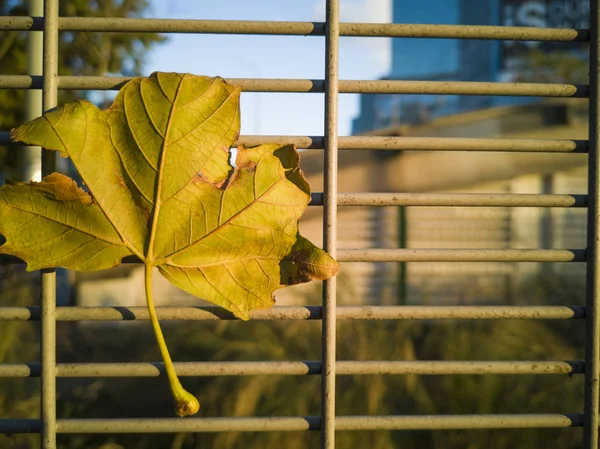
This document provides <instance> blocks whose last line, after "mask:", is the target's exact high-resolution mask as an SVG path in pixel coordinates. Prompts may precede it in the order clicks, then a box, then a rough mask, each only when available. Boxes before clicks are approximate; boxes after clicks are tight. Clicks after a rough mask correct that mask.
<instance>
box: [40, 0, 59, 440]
mask: <svg viewBox="0 0 600 449" xmlns="http://www.w3.org/2000/svg"><path fill="white" fill-rule="evenodd" d="M43 75H44V84H43V107H44V111H47V110H48V109H52V108H53V107H55V106H56V104H57V100H58V99H57V97H58V0H44V73H43ZM55 167H56V153H55V152H54V151H47V150H43V151H42V175H44V176H45V175H47V174H49V173H52V172H53V171H54V170H55ZM41 300H42V404H41V406H42V449H56V270H54V269H48V270H42V298H41Z"/></svg>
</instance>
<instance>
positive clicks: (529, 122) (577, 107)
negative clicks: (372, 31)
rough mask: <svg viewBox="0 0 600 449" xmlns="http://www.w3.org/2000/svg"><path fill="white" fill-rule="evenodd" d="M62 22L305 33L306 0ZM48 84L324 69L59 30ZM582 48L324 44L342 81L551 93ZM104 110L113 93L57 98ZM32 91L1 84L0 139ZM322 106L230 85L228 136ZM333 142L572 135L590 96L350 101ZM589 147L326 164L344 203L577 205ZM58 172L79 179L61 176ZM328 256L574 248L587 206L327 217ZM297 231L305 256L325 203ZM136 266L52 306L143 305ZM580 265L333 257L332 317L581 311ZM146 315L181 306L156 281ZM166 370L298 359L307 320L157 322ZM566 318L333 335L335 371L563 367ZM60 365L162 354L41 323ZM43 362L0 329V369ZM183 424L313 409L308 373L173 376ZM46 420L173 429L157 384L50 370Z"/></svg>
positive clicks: (210, 46)
mask: <svg viewBox="0 0 600 449" xmlns="http://www.w3.org/2000/svg"><path fill="white" fill-rule="evenodd" d="M340 2H341V19H342V21H343V22H376V23H386V22H394V23H436V24H467V25H509V26H535V27H553V28H561V27H564V28H576V29H584V28H588V27H589V0H537V1H531V0H529V1H525V0H340ZM30 6H31V5H30V4H29V2H27V1H18V0H0V12H1V14H2V15H11V16H12V15H36V14H32V13H31V12H30V9H29V8H30ZM60 8H61V15H63V16H98V17H101V16H104V17H156V18H188V19H221V20H225V19H230V20H270V21H313V22H319V21H323V20H324V18H325V2H324V0H300V1H294V2H292V1H281V0H254V1H252V2H248V1H245V0H221V1H219V2H189V1H186V0H170V1H167V0H152V1H147V0H94V1H90V0H61V3H60ZM32 34H34V33H24V32H11V31H0V74H2V75H23V74H28V73H31V74H35V70H36V67H33V66H32V65H31V62H28V57H27V54H28V45H29V44H28V39H29V38H30V36H31V35H32ZM60 46H61V47H60V60H59V64H60V67H59V73H60V74H61V75H148V74H150V73H151V72H153V71H158V70H159V71H176V72H191V73H194V74H202V75H211V76H215V75H219V76H222V77H225V78H303V79H322V78H323V76H324V59H325V55H324V39H323V38H322V37H312V36H309V37H295V36H283V37H277V38H274V37H269V36H224V35H185V34H178V35H170V36H159V35H150V34H107V33H103V34H100V33H73V32H62V33H61V34H60ZM587 51H588V48H587V44H586V43H582V42H567V43H541V42H511V41H503V42H498V41H478V40H462V41H460V40H453V39H403V38H397V39H393V40H392V39H384V38H349V37H342V38H341V41H340V78H341V79H400V80H430V81H497V82H552V83H574V84H586V83H587V76H588V68H587V65H588V60H587ZM81 97H86V98H88V99H89V100H91V101H94V102H96V103H97V104H98V105H100V106H108V105H109V104H110V102H111V101H112V98H113V97H114V92H79V91H61V92H60V96H59V103H63V102H66V101H71V100H72V99H74V98H81ZM40 99H41V93H39V92H35V91H28V92H25V91H18V90H0V105H2V107H1V108H0V131H8V130H10V129H11V128H12V127H15V126H18V125H19V124H20V123H23V122H24V121H25V120H26V119H27V117H28V112H27V107H26V105H27V104H35V102H39V101H41V100H40ZM323 101H324V98H323V95H322V94H316V93H311V94H290V93H281V94H277V93H264V94H262V93H243V94H242V103H241V108H242V134H264V135H303V136H305V135H308V136H318V135H322V134H323V129H324V126H323V113H324V106H323ZM339 108H340V110H339V134H340V135H342V136H345V135H357V134H363V135H364V134H367V135H369V134H371V135H385V136H407V137H484V138H549V139H587V132H588V130H587V100H583V99H575V98H568V99H542V98H529V97H527V98H525V97H521V98H518V97H485V96H461V97H459V96H437V95H429V96H425V95H380V94H371V95H354V94H342V95H340V100H339ZM0 150H1V154H0V171H1V176H2V177H3V178H8V179H13V180H29V179H36V178H38V177H39V175H40V166H39V159H38V156H37V154H36V153H35V152H34V151H28V150H25V149H23V148H17V147H10V148H1V149H0ZM586 164H587V157H586V155H585V154H548V153H546V154H541V153H539V154H538V153H515V154H512V153H510V152H504V153H492V152H481V153H479V152H463V153H452V154H447V153H444V152H415V151H411V152H404V153H403V152H397V151H388V152H385V151H340V159H339V191H340V192H403V193H406V192H467V193H475V192H478V193H564V194H585V193H587V175H586V171H587V168H586ZM301 165H302V167H303V169H304V171H305V174H306V176H307V178H308V180H309V182H310V184H311V187H312V190H313V191H317V192H318V191H322V189H323V183H322V178H323V152H322V151H316V150H308V151H303V152H302V155H301ZM62 168H63V170H65V171H67V172H69V174H71V175H72V176H75V175H76V174H75V173H73V170H72V168H71V167H69V166H68V165H63V167H62ZM338 219H339V227H338V237H339V241H338V248H496V249H505V248H557V249H563V248H565V249H567V248H568V249H573V248H584V247H585V235H586V211H585V209H573V208H565V209H560V208H556V209H541V208H503V207H495V208H484V207H477V208H468V207H444V208H438V207H373V208H368V207H352V208H350V207H346V208H340V209H339V214H338ZM301 231H302V232H303V234H304V235H305V236H307V237H308V238H309V239H311V240H312V241H313V242H315V243H316V244H320V243H322V210H321V208H318V207H311V208H309V209H308V210H307V212H306V213H305V215H304V217H303V219H302V221H301ZM0 270H1V272H0V289H1V295H2V296H1V303H2V305H3V306H10V305H25V306H28V305H32V306H33V305H38V301H39V300H38V297H39V279H38V278H39V276H38V275H37V273H33V274H27V273H25V272H24V270H23V268H22V267H15V266H2V267H0ZM142 278H143V269H142V268H141V267H135V266H132V265H127V266H122V267H118V268H115V269H113V270H107V271H102V272H93V273H72V272H66V271H61V272H60V275H59V281H60V282H59V295H58V301H59V305H82V306H94V305H115V306H133V305H144V304H145V298H144V293H143V280H142ZM584 285H585V266H584V264H574V263H562V264H561V263H554V264H542V263H510V262H494V263H423V262H421V263H346V264H343V265H342V269H341V272H340V275H339V283H338V304H340V305H367V304H373V305H482V304H484V305H550V304H557V305H558V304H560V305H577V304H583V303H584V301H585V292H584ZM154 288H155V292H156V293H155V296H156V297H157V303H158V305H173V304H199V303H201V301H199V300H198V299H196V298H192V297H190V296H189V295H187V294H186V293H184V292H182V291H180V290H177V289H176V288H175V287H173V286H171V285H170V284H168V283H167V282H166V281H163V280H162V279H161V278H160V277H159V276H156V277H155V285H154ZM320 288H321V287H320V285H318V284H314V283H313V284H308V285H302V286H296V287H291V288H288V289H285V290H282V291H280V292H278V293H277V295H276V298H277V302H278V305H292V304H293V305H300V304H311V305H316V304H320V302H321V294H320ZM163 326H164V328H165V334H166V339H167V342H168V344H169V348H170V350H171V354H172V356H173V358H174V360H176V361H208V360H215V361H216V360H230V361H233V360H316V359H319V358H320V350H321V345H320V322H318V321H306V322H286V323H275V322H264V323H261V322H247V323H242V322H218V323H209V322H179V323H169V322H166V323H163ZM583 333H584V332H583V322H582V321H575V320H568V321H527V322H524V321H521V322H518V321H510V320H499V321H484V322H474V321H438V322H435V321H413V322H411V321H396V322H391V321H390V322H387V321H381V322H344V321H343V322H340V323H339V324H338V359H339V360H576V359H582V358H583V355H584V354H583V341H584V337H583ZM57 351H58V361H59V362H62V363H68V362H72V363H75V362H80V363H83V362H119V361H122V362H125V361H146V362H148V361H157V360H159V359H160V357H159V353H158V349H157V347H156V344H155V341H154V338H153V335H152V333H151V329H150V325H149V323H148V322H145V323H144V322H142V323H133V322H132V323H90V322H87V323H86V322H81V323H59V325H58V349H57ZM38 359H39V327H38V323H35V322H31V323H30V322H0V362H2V363H26V362H34V361H37V360H38ZM183 383H184V385H186V387H188V389H189V390H190V391H191V392H193V393H194V394H196V395H197V396H198V397H199V398H200V402H201V404H202V408H201V411H200V416H207V417H208V416H304V415H318V414H319V413H320V393H319V392H320V379H319V376H287V377H285V376H247V377H239V378H238V377H218V378H217V377H215V378H210V377H206V378H187V379H183ZM0 392H1V394H0V418H29V417H38V413H39V412H38V404H39V381H38V380H37V379H0ZM58 392H59V402H58V416H59V418H69V417H72V418H92V417H156V416H159V417H160V416H172V414H171V400H170V396H169V390H168V388H167V382H166V379H163V378H162V377H161V378H156V379H154V378H152V379H92V380H89V379H59V380H58ZM337 395H338V396H337V397H338V399H337V413H338V414H340V415H360V414H373V415H385V414H449V413H450V414H454V413H457V414H472V413H565V412H573V413H578V412H581V411H582V410H581V409H582V404H583V377H582V376H580V375H579V376H574V377H568V376H566V375H545V376H535V377H534V376H527V375H520V376H497V375H486V376H415V375H406V376H340V377H339V378H338V386H337ZM580 437H581V429H534V430H502V431H489V430H485V431H482V430H470V431H435V432H430V431H419V432H410V431H402V432H396V431H373V432H367V431H364V432H362V431H361V432H341V433H339V435H338V437H337V438H338V445H339V447H343V448H345V447H358V448H362V447H371V448H373V449H387V448H395V447H405V448H415V449H416V448H425V447H427V448H436V449H437V448H450V449H476V448H489V449H505V448H506V449H508V448H512V447H519V448H534V447H561V448H576V447H579V441H580ZM37 438H38V437H37V436H28V435H17V436H14V437H6V436H1V435H0V447H1V448H14V449H17V448H18V449H25V448H34V447H38V446H39V444H38V441H37ZM318 441H319V435H318V432H314V433H309V432H305V433H297V434H296V433H293V432H292V433H289V432H281V433H278V432H274V433H256V434H253V433H244V434H235V433H230V434H176V435H170V434H165V435H158V436H157V435H153V436H144V435H115V436H110V435H109V436H103V435H96V436H87V435H74V436H68V435H60V436H59V444H60V447H61V448H64V449H67V448H68V449H84V448H85V449H155V448H156V449H158V448H161V449H162V448H172V449H191V448H194V449H200V448H202V449H204V448H212V447H218V448H233V447H240V446H242V447H244V448H266V449H269V448H279V447H286V448H290V449H304V448H312V447H317V446H318Z"/></svg>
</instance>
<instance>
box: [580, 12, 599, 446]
mask: <svg viewBox="0 0 600 449" xmlns="http://www.w3.org/2000/svg"><path fill="white" fill-rule="evenodd" d="M589 56H590V59H589V61H590V62H589V64H590V72H589V73H590V83H589V84H590V102H589V103H590V106H589V125H588V130H589V158H588V196H589V209H588V213H587V221H588V223H587V224H588V225H587V264H586V275H587V278H586V287H587V288H586V322H585V324H586V336H585V337H586V338H585V360H586V364H587V367H588V369H587V370H586V375H585V390H584V422H585V425H584V429H583V444H584V448H585V449H597V448H598V444H599V441H598V425H599V419H598V413H599V408H600V397H599V396H600V385H599V383H600V310H599V308H600V304H599V301H600V272H599V270H600V248H599V245H598V239H599V238H600V154H599V151H600V150H599V148H598V146H599V145H600V107H599V105H598V102H599V101H600V92H599V91H600V8H599V7H598V2H597V1H590V53H589Z"/></svg>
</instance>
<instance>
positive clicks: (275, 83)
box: [0, 75, 589, 98]
mask: <svg viewBox="0 0 600 449" xmlns="http://www.w3.org/2000/svg"><path fill="white" fill-rule="evenodd" d="M130 79H131V77H122V76H61V77H59V78H58V88H59V89H63V90H118V89H120V88H121V87H122V86H123V85H124V84H125V83H126V82H127V81H129V80H130ZM226 81H227V82H229V83H232V84H236V85H239V86H241V88H242V90H243V91H245V92H297V93H302V92H313V93H323V92H324V89H325V82H324V81H323V80H310V79H264V78H227V79H226ZM339 85H340V88H339V91H340V93H363V94H421V95H493V96H517V97H573V98H587V97H588V96H589V88H588V86H586V85H574V84H541V83H488V82H466V81H401V80H343V81H340V82H339ZM41 86H42V77H41V76H28V75H0V89H41Z"/></svg>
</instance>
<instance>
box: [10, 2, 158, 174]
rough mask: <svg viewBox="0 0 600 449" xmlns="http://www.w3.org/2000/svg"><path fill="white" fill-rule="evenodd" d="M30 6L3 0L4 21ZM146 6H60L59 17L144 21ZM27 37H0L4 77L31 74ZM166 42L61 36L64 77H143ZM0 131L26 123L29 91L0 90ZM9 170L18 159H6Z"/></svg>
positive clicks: (68, 94)
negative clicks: (150, 54)
mask: <svg viewBox="0 0 600 449" xmlns="http://www.w3.org/2000/svg"><path fill="white" fill-rule="evenodd" d="M28 7H29V1H28V0H23V1H15V0H0V15H3V16H13V15H14V16H21V15H29V12H28ZM148 8H149V2H148V1H147V0H93V1H89V0H61V1H60V2H59V14H60V15H61V16H65V17H141V16H143V15H144V13H145V12H146V11H147V10H148ZM27 36H28V33H27V32H23V31H0V74H2V75H25V74H27ZM163 41H164V38H163V37H162V36H160V35H157V34H151V33H90V32H60V33H59V55H60V57H59V60H58V64H59V66H58V67H59V74H60V75H108V74H123V75H129V76H134V75H139V74H140V71H141V67H142V65H143V63H144V61H145V59H146V54H147V52H148V51H149V50H150V49H151V48H152V46H153V45H155V44H158V43H161V42H163ZM78 97H81V93H78V92H75V91H60V92H59V102H60V103H63V102H66V101H71V100H73V99H75V98H78ZM0 104H1V105H2V108H1V109H0V130H8V129H11V128H13V127H15V126H17V125H18V124H20V123H23V121H24V119H25V104H26V101H25V91H24V90H15V89H0ZM7 158H8V160H7V163H8V165H9V166H14V165H16V164H17V160H16V158H15V157H14V156H13V155H11V154H10V153H9V154H8V155H7Z"/></svg>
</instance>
